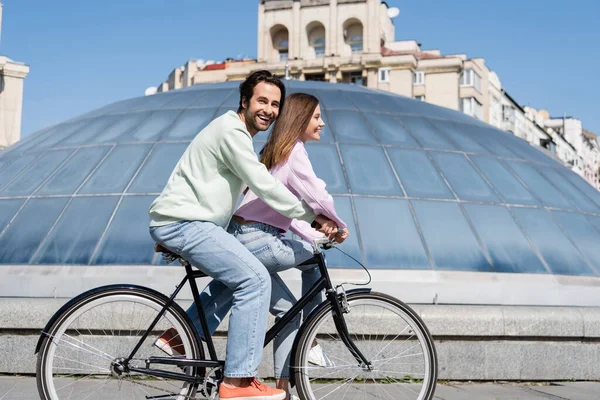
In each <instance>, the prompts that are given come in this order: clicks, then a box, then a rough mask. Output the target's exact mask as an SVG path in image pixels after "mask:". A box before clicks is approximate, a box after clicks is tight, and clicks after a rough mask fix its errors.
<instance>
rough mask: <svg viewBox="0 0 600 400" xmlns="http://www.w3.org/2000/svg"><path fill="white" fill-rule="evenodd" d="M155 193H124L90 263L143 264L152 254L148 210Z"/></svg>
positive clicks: (150, 260)
mask: <svg viewBox="0 0 600 400" xmlns="http://www.w3.org/2000/svg"><path fill="white" fill-rule="evenodd" d="M154 198H155V196H125V197H123V201H122V202H121V204H120V205H119V209H118V210H117V213H116V214H115V218H114V219H113V220H112V222H111V224H110V226H109V228H108V230H107V232H106V236H105V237H104V239H103V240H102V244H101V245H100V248H99V250H98V253H97V254H96V256H95V257H94V259H93V260H92V264H96V265H99V264H123V265H127V264H147V265H150V264H151V263H152V257H154V250H153V247H154V241H153V240H152V238H151V237H150V233H149V232H148V209H149V208H150V203H152V201H153V200H154Z"/></svg>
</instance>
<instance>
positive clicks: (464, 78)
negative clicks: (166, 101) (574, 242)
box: [150, 0, 600, 188]
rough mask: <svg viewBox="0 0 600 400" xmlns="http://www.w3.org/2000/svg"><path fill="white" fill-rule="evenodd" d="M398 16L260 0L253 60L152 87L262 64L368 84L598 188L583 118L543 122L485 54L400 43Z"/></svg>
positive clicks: (360, 6) (291, 74) (302, 76)
mask: <svg viewBox="0 0 600 400" xmlns="http://www.w3.org/2000/svg"><path fill="white" fill-rule="evenodd" d="M397 15H398V10H397V9H395V8H389V7H388V5H387V4H386V3H385V2H383V1H381V0H260V1H259V5H258V32H257V58H256V59H242V60H233V59H227V60H224V61H222V62H218V63H215V62H214V61H206V62H205V61H203V60H192V61H189V62H187V63H186V64H185V65H183V66H181V67H179V68H176V69H174V70H173V71H172V72H171V74H170V75H169V77H168V79H167V80H166V81H165V82H162V83H161V84H160V85H159V86H158V87H157V88H156V89H154V88H152V90H151V91H150V93H154V92H166V91H169V90H175V89H180V88H183V87H188V86H192V85H197V84H203V83H214V82H224V81H235V80H243V79H244V78H245V77H246V76H247V75H248V74H249V73H251V72H253V71H257V70H260V69H267V70H270V71H273V72H274V73H275V74H276V75H278V76H281V77H286V78H291V79H295V80H300V81H304V80H313V81H315V80H316V81H326V82H331V83H349V84H357V85H363V86H366V87H369V88H372V89H379V90H384V91H389V92H392V93H396V94H399V95H402V96H407V97H412V98H415V99H417V100H421V101H426V102H428V103H431V104H435V105H439V106H442V107H446V108H450V109H453V110H459V111H462V112H464V113H465V114H468V115H470V116H472V117H473V118H477V119H479V120H481V121H484V122H487V123H489V124H491V125H493V126H495V127H497V128H500V129H503V130H506V131H509V132H511V133H513V134H514V135H516V136H518V137H520V138H522V139H524V140H527V141H528V142H529V143H531V144H533V145H535V146H537V147H541V148H543V149H545V151H549V152H550V153H552V154H554V155H555V156H556V157H558V158H559V159H560V160H561V161H562V162H564V163H565V164H567V165H569V166H570V167H571V168H572V169H573V170H574V171H576V172H577V173H578V174H580V175H581V176H583V177H585V178H586V179H588V180H589V182H590V183H591V184H592V185H594V186H595V187H597V188H599V187H600V182H599V181H598V178H593V177H594V176H598V168H597V167H598V165H597V164H598V163H597V161H594V160H598V159H599V158H600V156H599V154H598V143H597V142H596V141H595V140H593V141H590V140H587V139H586V138H585V137H584V135H583V133H582V128H581V122H579V131H578V132H579V133H574V132H575V131H573V129H575V128H573V129H571V131H569V132H570V133H568V134H566V135H565V134H562V133H561V132H559V131H557V130H555V129H554V128H555V125H556V123H555V122H552V121H551V119H550V118H549V116H548V118H545V119H542V120H540V118H539V117H538V116H536V113H535V112H527V111H526V109H524V108H523V107H521V106H520V105H519V104H518V102H517V101H516V100H514V99H513V98H512V97H511V96H510V95H509V94H508V93H507V92H506V91H505V90H504V89H503V88H502V85H501V82H500V79H499V78H498V76H497V74H496V73H495V72H494V71H492V70H491V69H489V68H488V66H487V65H486V63H485V60H484V59H483V58H472V59H470V58H468V57H467V55H466V54H447V55H442V54H441V52H440V51H439V50H436V49H432V50H425V49H422V48H421V45H420V44H419V43H418V42H416V41H414V40H404V41H396V40H395V26H394V20H393V19H394V17H395V16H397ZM536 112H537V111H536ZM546 122H548V124H546ZM570 125H573V126H575V127H576V124H575V123H573V124H570ZM588 136H589V135H588ZM580 142H581V143H580ZM592 142H593V144H592ZM585 171H588V172H585ZM594 171H595V172H594ZM592 178H593V179H595V180H593V179H592Z"/></svg>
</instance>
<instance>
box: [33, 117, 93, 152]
mask: <svg viewBox="0 0 600 400" xmlns="http://www.w3.org/2000/svg"><path fill="white" fill-rule="evenodd" d="M89 123H90V120H89V119H86V120H83V121H75V122H67V123H63V124H60V125H58V126H56V127H53V128H50V130H49V131H48V133H46V134H44V140H43V141H40V142H38V144H36V145H35V146H33V148H35V149H41V148H51V147H55V146H68V144H65V140H66V139H65V138H67V139H68V138H69V137H70V136H71V135H72V134H73V133H75V132H78V131H79V130H80V129H82V128H83V127H85V126H87V125H88V124H89Z"/></svg>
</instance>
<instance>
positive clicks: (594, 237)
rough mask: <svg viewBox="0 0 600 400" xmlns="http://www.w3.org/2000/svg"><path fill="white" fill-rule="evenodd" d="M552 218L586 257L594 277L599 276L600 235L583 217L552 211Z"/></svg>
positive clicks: (576, 214) (577, 214)
mask: <svg viewBox="0 0 600 400" xmlns="http://www.w3.org/2000/svg"><path fill="white" fill-rule="evenodd" d="M552 215H554V218H555V219H556V220H558V223H559V224H560V225H562V227H563V229H564V230H565V231H566V232H567V236H569V237H570V238H571V240H572V241H573V242H574V243H575V245H576V246H577V248H578V249H579V250H580V251H581V252H582V253H583V255H584V256H585V257H587V259H588V261H589V262H590V264H591V266H592V268H593V269H594V275H600V246H598V243H600V233H599V232H598V231H596V230H595V229H594V227H593V226H592V225H591V224H590V223H589V221H588V220H587V219H586V218H585V216H584V215H582V214H579V213H569V212H563V211H552Z"/></svg>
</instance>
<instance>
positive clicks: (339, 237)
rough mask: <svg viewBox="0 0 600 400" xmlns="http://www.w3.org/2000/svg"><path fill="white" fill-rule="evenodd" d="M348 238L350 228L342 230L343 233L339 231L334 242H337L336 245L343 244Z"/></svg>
mask: <svg viewBox="0 0 600 400" xmlns="http://www.w3.org/2000/svg"><path fill="white" fill-rule="evenodd" d="M348 236H350V231H349V230H348V228H344V229H342V231H341V232H339V231H338V232H337V233H336V234H335V236H334V237H333V240H335V242H336V243H339V244H341V243H343V242H344V240H346V238H347V237H348Z"/></svg>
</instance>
